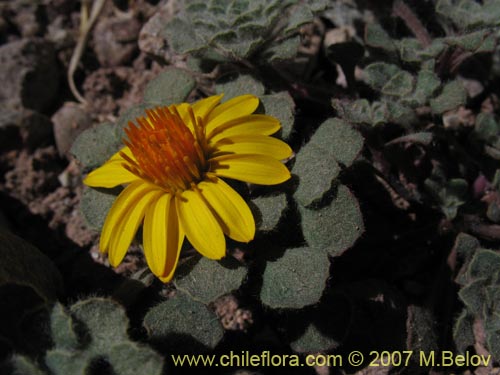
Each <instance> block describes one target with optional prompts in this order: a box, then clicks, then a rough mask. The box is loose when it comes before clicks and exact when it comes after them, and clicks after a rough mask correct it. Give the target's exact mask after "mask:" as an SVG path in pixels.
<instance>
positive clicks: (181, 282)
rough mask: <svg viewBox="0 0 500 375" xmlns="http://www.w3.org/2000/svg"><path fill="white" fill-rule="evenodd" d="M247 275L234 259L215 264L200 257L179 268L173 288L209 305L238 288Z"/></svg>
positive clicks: (245, 270) (244, 268) (244, 269)
mask: <svg viewBox="0 0 500 375" xmlns="http://www.w3.org/2000/svg"><path fill="white" fill-rule="evenodd" d="M246 275H247V269H246V267H243V266H242V265H241V264H239V263H238V262H237V261H235V260H234V259H227V260H223V261H222V262H216V261H213V260H211V259H208V258H205V257H201V258H200V259H199V260H198V261H197V262H196V259H194V260H193V261H191V262H187V263H185V264H183V265H182V266H179V268H178V270H177V273H176V277H175V286H176V287H177V289H179V290H182V291H183V292H185V293H187V294H189V295H190V296H191V297H192V298H193V299H195V300H197V301H200V302H203V303H205V304H207V305H208V304H209V303H210V302H213V301H215V300H216V299H217V298H218V297H221V296H223V295H224V294H227V293H229V292H231V291H233V290H236V289H238V288H239V287H240V285H241V283H242V282H243V280H244V278H245V277H246Z"/></svg>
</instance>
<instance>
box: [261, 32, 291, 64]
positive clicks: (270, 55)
mask: <svg viewBox="0 0 500 375" xmlns="http://www.w3.org/2000/svg"><path fill="white" fill-rule="evenodd" d="M299 46H300V37H299V36H292V37H290V38H287V39H285V40H283V41H280V42H279V43H274V44H273V45H271V46H270V47H269V48H267V49H266V50H265V51H264V52H263V53H262V56H261V58H263V59H265V60H266V61H269V62H271V63H276V62H280V61H287V60H290V59H292V58H294V57H295V56H296V55H297V51H298V48H299Z"/></svg>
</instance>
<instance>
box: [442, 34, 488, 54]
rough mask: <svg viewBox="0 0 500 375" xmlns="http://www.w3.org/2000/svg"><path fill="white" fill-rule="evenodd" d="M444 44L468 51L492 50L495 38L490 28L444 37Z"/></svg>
mask: <svg viewBox="0 0 500 375" xmlns="http://www.w3.org/2000/svg"><path fill="white" fill-rule="evenodd" d="M445 42H446V44H448V45H450V46H454V47H459V48H461V49H463V50H465V51H470V52H490V53H491V52H493V51H494V50H495V46H496V38H495V35H494V34H493V33H492V31H491V30H481V31H476V32H472V33H469V34H464V35H460V36H456V37H448V38H446V39H445Z"/></svg>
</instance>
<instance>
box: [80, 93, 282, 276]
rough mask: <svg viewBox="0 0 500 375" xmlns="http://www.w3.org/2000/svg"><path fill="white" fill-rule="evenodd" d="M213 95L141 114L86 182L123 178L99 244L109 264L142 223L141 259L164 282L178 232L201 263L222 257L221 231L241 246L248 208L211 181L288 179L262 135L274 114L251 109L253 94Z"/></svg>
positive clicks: (246, 236)
mask: <svg viewBox="0 0 500 375" xmlns="http://www.w3.org/2000/svg"><path fill="white" fill-rule="evenodd" d="M221 98H222V95H218V96H211V97H208V98H206V99H203V100H200V101H198V102H196V103H194V104H187V103H182V104H178V105H171V106H168V107H158V108H155V109H151V110H147V111H146V115H147V116H146V117H140V118H138V119H137V120H136V122H137V124H134V123H132V122H130V123H129V124H128V128H126V129H125V132H126V134H127V138H128V139H126V140H124V143H125V147H124V148H122V149H121V150H120V152H118V153H116V154H115V155H113V156H112V157H111V158H110V159H109V160H108V161H107V162H106V163H105V164H104V165H102V166H101V167H99V168H98V169H96V170H94V171H92V172H91V173H89V175H88V176H87V178H85V180H84V183H85V184H86V185H88V186H93V187H106V188H111V187H114V186H117V185H125V184H127V186H126V187H125V189H124V190H123V191H122V192H121V193H120V195H119V196H118V197H117V199H116V200H115V202H114V203H113V206H112V207H111V209H110V211H109V212H108V215H107V217H106V220H105V222H104V226H103V229H102V233H101V238H100V243H99V246H100V249H101V251H102V252H108V256H109V261H110V263H111V265H112V266H114V267H116V266H117V265H118V264H120V262H121V261H122V260H123V257H124V256H125V254H126V252H127V250H128V247H129V246H130V243H131V242H132V240H133V238H134V237H135V233H136V232H137V230H138V228H139V226H140V225H141V223H143V236H142V238H143V248H144V254H145V257H146V261H147V263H148V266H149V268H150V269H151V271H152V272H153V273H154V274H155V275H156V276H158V277H159V278H160V279H161V280H162V281H163V282H167V281H169V280H171V279H172V277H173V275H174V271H175V268H176V266H177V262H178V259H179V253H180V249H181V246H182V243H183V241H184V237H187V239H188V240H189V242H190V243H191V244H192V245H193V247H194V248H195V249H196V250H197V251H198V252H199V253H201V254H202V255H203V256H205V257H207V258H210V259H220V258H222V257H223V256H224V255H225V253H226V243H225V237H224V234H226V235H227V236H228V237H230V238H232V239H233V240H236V241H240V242H249V241H251V240H252V239H253V237H254V235H255V222H254V219H253V216H252V213H251V212H250V209H249V207H248V205H247V204H246V202H245V201H244V200H243V198H241V196H240V195H239V194H238V193H237V192H236V191H234V190H233V189H232V188H231V187H230V186H229V185H228V184H226V183H225V182H224V181H223V180H222V179H221V178H220V177H227V178H231V179H235V180H240V181H245V182H250V183H254V184H261V185H274V184H279V183H281V182H284V181H286V180H288V179H289V178H290V172H289V171H288V169H287V168H286V167H285V166H284V165H283V163H282V162H281V161H280V160H283V159H286V158H288V157H290V155H291V154H292V150H291V149H290V147H289V146H288V145H287V144H286V143H284V142H282V141H280V140H278V139H276V138H273V137H270V136H269V135H271V134H273V133H275V132H276V131H278V130H279V128H280V123H279V121H278V120H277V119H275V118H274V117H271V116H267V115H258V114H252V113H253V112H254V111H255V110H256V109H257V106H258V105H259V99H258V98H257V97H255V96H253V95H242V96H238V97H236V98H233V99H231V100H228V101H227V102H225V103H223V104H220V100H221Z"/></svg>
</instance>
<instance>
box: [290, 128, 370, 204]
mask: <svg viewBox="0 0 500 375" xmlns="http://www.w3.org/2000/svg"><path fill="white" fill-rule="evenodd" d="M362 147H363V138H362V137H361V135H360V134H359V133H358V132H357V131H356V130H354V129H353V128H352V127H351V126H350V125H348V124H347V123H346V122H344V121H342V120H340V119H328V120H326V121H325V122H324V123H322V124H321V125H320V127H319V128H318V130H317V131H316V133H314V135H313V136H312V137H311V139H310V141H309V142H308V143H307V144H306V145H305V146H304V147H303V148H302V149H301V150H300V152H299V153H298V154H297V156H296V160H295V165H294V166H293V169H292V173H294V174H296V175H297V176H299V186H298V188H297V191H296V192H295V198H296V199H297V201H298V202H299V203H300V204H301V205H303V206H309V205H310V204H312V203H313V202H315V201H317V200H319V199H321V197H322V196H323V194H324V193H325V192H326V191H328V190H329V189H330V188H331V184H332V181H333V180H334V179H335V178H336V177H337V176H338V173H339V172H340V166H339V163H340V164H342V165H344V166H346V167H349V166H350V165H351V164H352V162H353V161H354V159H355V158H356V156H357V155H358V154H359V152H360V151H361V148H362Z"/></svg>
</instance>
